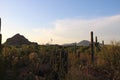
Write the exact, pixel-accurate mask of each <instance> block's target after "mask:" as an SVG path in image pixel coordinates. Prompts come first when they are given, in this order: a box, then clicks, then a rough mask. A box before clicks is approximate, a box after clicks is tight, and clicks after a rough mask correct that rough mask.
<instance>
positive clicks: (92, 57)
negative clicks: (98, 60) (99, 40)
mask: <svg viewBox="0 0 120 80" xmlns="http://www.w3.org/2000/svg"><path fill="white" fill-rule="evenodd" d="M91 60H92V63H94V40H93V31H91Z"/></svg>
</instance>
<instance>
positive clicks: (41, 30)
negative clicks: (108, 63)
mask: <svg viewBox="0 0 120 80" xmlns="http://www.w3.org/2000/svg"><path fill="white" fill-rule="evenodd" d="M0 17H1V19H2V31H1V33H2V35H3V39H2V43H4V42H5V41H6V39H7V38H10V37H12V36H13V35H15V34H17V33H20V34H21V35H24V36H25V37H26V38H28V39H29V40H30V41H32V42H38V43H39V44H46V43H50V44H64V43H73V42H80V41H81V40H90V32H91V31H93V32H94V36H98V41H99V42H101V41H102V40H104V41H105V43H110V42H111V41H120V0H0Z"/></svg>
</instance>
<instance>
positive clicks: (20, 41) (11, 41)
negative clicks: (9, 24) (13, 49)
mask: <svg viewBox="0 0 120 80" xmlns="http://www.w3.org/2000/svg"><path fill="white" fill-rule="evenodd" d="M4 44H5V45H12V46H21V45H24V44H26V45H30V44H35V45H37V43H35V42H30V41H29V40H28V39H26V38H25V37H24V36H23V35H20V34H16V35H14V36H13V37H11V38H8V39H7V40H6V42H5V43H4Z"/></svg>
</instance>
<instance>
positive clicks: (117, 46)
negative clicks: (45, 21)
mask: <svg viewBox="0 0 120 80" xmlns="http://www.w3.org/2000/svg"><path fill="white" fill-rule="evenodd" d="M2 47H3V48H2V54H1V55H0V80H120V76H119V75H120V43H115V42H113V43H112V44H111V45H104V46H101V49H100V51H96V48H95V55H94V63H92V62H91V54H90V47H89V46H88V47H84V46H83V47H82V46H77V47H76V53H75V51H74V47H71V46H67V47H63V46H59V45H32V44H31V45H22V46H6V45H4V46H2ZM60 53H61V56H62V54H63V53H64V54H67V55H63V56H62V57H60V55H59V54H60ZM55 55H56V56H55ZM63 57H64V59H60V58H63ZM59 59H60V60H59Z"/></svg>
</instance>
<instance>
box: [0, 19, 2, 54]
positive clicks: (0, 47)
mask: <svg viewBox="0 0 120 80" xmlns="http://www.w3.org/2000/svg"><path fill="white" fill-rule="evenodd" d="M1 53H2V34H1V18H0V54H1Z"/></svg>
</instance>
